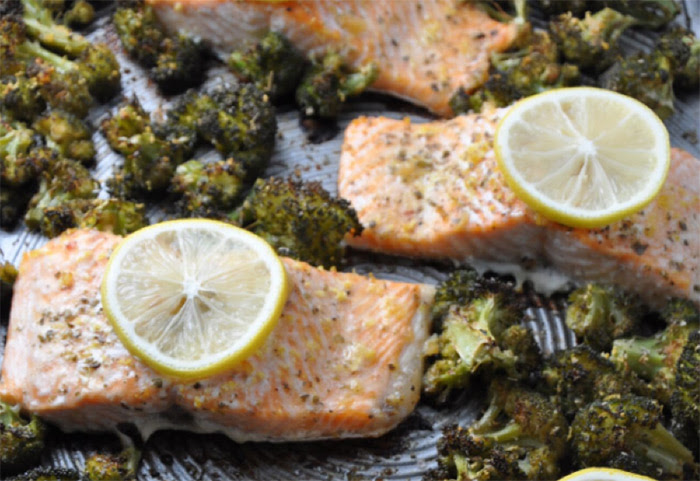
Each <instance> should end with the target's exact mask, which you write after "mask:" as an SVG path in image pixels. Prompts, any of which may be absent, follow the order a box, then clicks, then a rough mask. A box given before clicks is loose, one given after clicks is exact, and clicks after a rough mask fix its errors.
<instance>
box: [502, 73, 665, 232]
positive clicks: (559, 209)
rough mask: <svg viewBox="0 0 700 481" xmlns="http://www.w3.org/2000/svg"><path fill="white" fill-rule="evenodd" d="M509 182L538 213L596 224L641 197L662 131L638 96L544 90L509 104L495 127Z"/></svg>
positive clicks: (660, 157) (651, 183) (661, 177)
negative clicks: (507, 109) (511, 105)
mask: <svg viewBox="0 0 700 481" xmlns="http://www.w3.org/2000/svg"><path fill="white" fill-rule="evenodd" d="M494 148H495V153H496V159H497V161H498V164H499V166H500V168H501V171H502V172H503V174H504V176H505V178H506V180H507V182H508V184H509V186H510V187H511V188H512V189H513V191H514V192H515V194H516V195H517V196H518V197H520V198H521V199H522V200H523V201H524V202H525V203H526V204H528V205H529V206H530V207H532V208H533V209H534V210H536V211H537V212H540V213H541V214H542V215H543V216H545V217H547V218H549V219H551V220H554V221H556V222H559V223H561V224H565V225H568V226H571V227H587V228H593V227H602V226H604V225H607V224H610V223H611V222H614V221H616V220H619V219H622V218H623V217H626V216H629V215H630V214H633V213H634V212H636V211H638V210H640V209H641V208H642V207H644V206H645V205H646V204H648V203H649V202H650V201H651V200H652V199H653V198H654V196H655V195H656V194H657V193H658V192H659V189H661V187H662V185H663V183H664V181H665V180H666V174H667V173H668V169H669V165H670V157H671V148H670V144H669V138H668V131H667V130H666V127H665V126H664V124H663V122H662V121H661V119H659V117H658V116H657V115H656V114H655V113H654V112H653V111H652V110H651V109H649V108H648V107H646V106H645V105H644V104H642V103H641V102H639V101H637V100H635V99H633V98H631V97H627V96H625V95H621V94H618V93H615V92H612V91H609V90H603V89H597V88H590V87H576V88H565V89H558V90H551V91H548V92H544V93H542V94H538V95H535V96H532V97H527V98H525V99H523V100H521V101H519V102H518V103H516V104H515V105H514V106H513V107H512V108H511V109H510V110H509V111H508V113H507V114H506V115H505V116H504V117H503V119H502V120H501V121H500V122H499V124H498V126H497V127H496V134H495V139H494Z"/></svg>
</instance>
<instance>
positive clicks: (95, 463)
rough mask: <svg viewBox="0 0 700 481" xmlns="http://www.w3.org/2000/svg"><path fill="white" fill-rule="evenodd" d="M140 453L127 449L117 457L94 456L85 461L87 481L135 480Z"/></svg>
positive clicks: (111, 455) (106, 455) (107, 455)
mask: <svg viewBox="0 0 700 481" xmlns="http://www.w3.org/2000/svg"><path fill="white" fill-rule="evenodd" d="M140 460H141V452H140V451H139V450H138V449H136V448H134V447H128V448H126V449H124V450H123V451H122V452H121V453H119V454H118V455H113V454H94V455H92V456H90V457H89V458H88V459H87V460H86V461H85V475H86V476H87V480H88V481H128V480H132V479H135V478H136V471H137V468H138V465H139V461H140Z"/></svg>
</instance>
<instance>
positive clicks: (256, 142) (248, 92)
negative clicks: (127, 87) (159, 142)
mask: <svg viewBox="0 0 700 481" xmlns="http://www.w3.org/2000/svg"><path fill="white" fill-rule="evenodd" d="M158 129H159V130H158V131H159V132H167V133H170V134H171V135H172V136H173V137H177V136H178V135H179V136H182V137H183V138H185V139H187V141H192V139H191V137H192V136H194V135H195V132H196V137H197V138H199V139H201V140H204V141H207V142H209V143H211V144H212V145H213V146H214V147H215V148H216V150H218V151H219V152H220V153H221V154H222V155H223V156H224V157H226V158H228V157H233V158H234V159H235V160H236V162H239V163H240V164H241V165H242V167H243V169H244V170H245V173H246V176H247V178H248V179H253V178H255V177H257V176H258V175H259V174H260V173H261V172H262V171H263V170H264V169H265V167H266V166H267V163H268V161H269V160H270V157H271V156H272V152H273V150H274V145H275V136H276V134H277V120H276V118H275V110H274V107H273V106H272V104H271V103H270V100H269V98H268V97H267V96H266V95H265V94H264V93H262V92H261V91H260V90H259V89H258V88H257V87H256V86H255V85H253V84H238V83H232V84H229V83H222V84H220V85H217V86H216V87H214V88H213V89H212V90H211V91H210V92H209V93H206V94H197V93H195V92H191V93H188V94H186V95H185V96H184V97H183V98H182V100H181V101H180V102H178V104H176V105H175V107H174V108H173V109H172V110H171V111H169V112H168V120H167V122H166V124H165V125H164V126H161V127H159V128H158Z"/></svg>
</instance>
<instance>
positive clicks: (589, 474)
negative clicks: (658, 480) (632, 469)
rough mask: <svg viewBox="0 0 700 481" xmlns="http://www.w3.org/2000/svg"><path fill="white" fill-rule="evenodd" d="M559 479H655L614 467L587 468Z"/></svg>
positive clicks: (582, 480) (565, 480) (574, 480)
mask: <svg viewBox="0 0 700 481" xmlns="http://www.w3.org/2000/svg"><path fill="white" fill-rule="evenodd" d="M559 481H654V480H653V479H652V478H648V477H646V476H642V475H640V474H634V473H628V472H627V471H622V470H620V469H613V468H586V469H582V470H580V471H576V472H575V473H571V474H569V475H568V476H564V477H563V478H561V479H560V480H559Z"/></svg>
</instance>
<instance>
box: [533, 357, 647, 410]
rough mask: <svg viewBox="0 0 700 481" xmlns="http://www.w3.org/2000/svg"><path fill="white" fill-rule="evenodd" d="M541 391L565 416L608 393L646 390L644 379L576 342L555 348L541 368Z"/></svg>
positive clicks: (636, 392)
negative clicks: (550, 398) (554, 402)
mask: <svg viewBox="0 0 700 481" xmlns="http://www.w3.org/2000/svg"><path fill="white" fill-rule="evenodd" d="M541 382H542V384H543V391H544V392H546V393H548V394H550V395H551V396H552V397H553V399H554V400H556V402H557V404H558V405H559V406H560V407H561V410H562V412H563V413H564V415H565V416H566V418H567V419H569V420H571V419H573V417H574V415H575V414H576V413H577V412H578V411H579V410H580V409H581V408H583V407H585V406H586V405H588V404H590V403H591V402H593V401H596V400H600V399H604V398H605V397H607V396H610V395H612V394H646V393H647V391H646V385H645V383H644V382H643V381H642V380H640V379H638V378H637V377H636V376H635V375H634V374H632V373H624V372H619V371H617V370H616V368H615V364H614V363H613V362H611V361H610V360H608V359H607V358H604V357H603V356H601V355H600V354H599V353H597V352H595V351H594V350H593V349H591V347H590V346H588V345H585V344H580V345H578V346H575V347H572V348H569V349H565V350H563V351H558V352H556V353H555V354H554V355H553V356H552V357H551V358H550V359H547V361H546V362H545V367H544V368H543V369H542V379H541Z"/></svg>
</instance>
